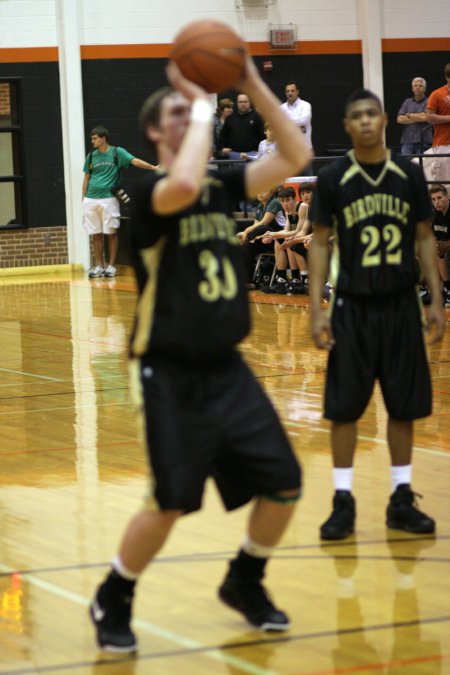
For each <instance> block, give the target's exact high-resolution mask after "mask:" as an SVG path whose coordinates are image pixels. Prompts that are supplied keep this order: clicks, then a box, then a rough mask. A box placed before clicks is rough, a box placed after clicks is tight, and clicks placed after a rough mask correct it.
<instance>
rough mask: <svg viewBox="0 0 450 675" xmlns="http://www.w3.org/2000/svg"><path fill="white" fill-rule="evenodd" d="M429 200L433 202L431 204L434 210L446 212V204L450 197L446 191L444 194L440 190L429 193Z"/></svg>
mask: <svg viewBox="0 0 450 675" xmlns="http://www.w3.org/2000/svg"><path fill="white" fill-rule="evenodd" d="M431 201H432V202H433V206H434V208H435V209H436V211H440V212H441V213H447V209H448V204H449V202H450V198H449V196H448V194H447V193H445V194H444V193H443V192H441V191H439V192H433V194H432V195H431Z"/></svg>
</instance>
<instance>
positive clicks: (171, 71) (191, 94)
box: [166, 61, 209, 101]
mask: <svg viewBox="0 0 450 675" xmlns="http://www.w3.org/2000/svg"><path fill="white" fill-rule="evenodd" d="M166 75H167V79H168V80H169V83H170V84H171V85H172V87H173V88H174V89H176V90H177V91H179V92H180V94H183V96H185V97H186V98H187V99H188V100H189V101H194V100H195V99H198V98H203V99H205V100H206V101H209V96H208V94H207V93H206V91H205V90H204V89H202V88H201V87H200V86H199V85H198V84H195V82H191V80H188V79H187V78H186V77H184V75H183V74H182V72H181V70H180V69H179V68H178V66H177V64H176V63H175V61H169V63H168V64H167V66H166Z"/></svg>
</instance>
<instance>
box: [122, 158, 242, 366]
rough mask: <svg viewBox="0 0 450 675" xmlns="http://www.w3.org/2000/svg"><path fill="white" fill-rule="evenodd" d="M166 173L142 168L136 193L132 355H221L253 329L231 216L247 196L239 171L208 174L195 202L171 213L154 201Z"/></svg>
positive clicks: (191, 359)
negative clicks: (155, 208)
mask: <svg viewBox="0 0 450 675" xmlns="http://www.w3.org/2000/svg"><path fill="white" fill-rule="evenodd" d="M163 175H164V174H158V173H156V174H153V173H152V174H149V175H146V176H145V179H144V180H143V181H142V182H141V184H140V185H139V186H138V188H137V190H136V194H135V195H134V199H133V211H132V220H131V252H132V258H133V265H134V267H135V272H136V277H137V282H138V287H139V300H138V305H137V311H136V322H135V328H134V332H133V336H132V339H131V354H132V355H133V356H144V355H149V354H152V355H161V356H169V357H171V358H175V359H178V360H180V361H188V362H191V363H195V362H197V361H198V362H204V361H212V360H216V359H221V358H223V357H224V356H226V355H227V354H228V353H229V352H230V350H231V349H232V348H233V347H234V346H235V345H236V344H237V343H238V342H240V341H241V340H242V339H243V338H244V337H245V335H246V334H247V333H248V331H249V328H250V319H249V309H248V302H247V290H246V285H245V281H246V275H245V270H244V266H243V256H242V252H241V250H240V243H239V240H238V238H237V237H236V235H235V222H234V220H233V219H232V204H233V203H234V202H235V201H236V200H239V199H242V198H245V189H244V170H243V169H242V168H239V169H229V170H224V171H220V172H215V173H211V174H208V176H206V177H205V179H204V181H203V185H202V191H201V194H200V197H199V199H198V201H197V202H196V203H195V204H193V205H192V206H190V207H189V208H187V209H185V210H183V211H181V212H179V213H176V214H171V215H168V216H161V215H157V214H155V213H154V212H153V211H152V208H151V195H152V192H153V189H154V187H155V185H156V183H157V182H158V180H160V179H161V178H162V177H163Z"/></svg>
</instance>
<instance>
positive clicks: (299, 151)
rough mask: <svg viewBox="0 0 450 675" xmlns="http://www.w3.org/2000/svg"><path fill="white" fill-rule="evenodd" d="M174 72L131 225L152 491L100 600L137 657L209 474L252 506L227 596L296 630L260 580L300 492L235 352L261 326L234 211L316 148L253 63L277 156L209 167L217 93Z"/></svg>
mask: <svg viewBox="0 0 450 675" xmlns="http://www.w3.org/2000/svg"><path fill="white" fill-rule="evenodd" d="M167 75H168V79H169V82H170V84H171V86H172V88H167V89H163V90H161V91H159V92H156V93H155V94H153V96H151V97H150V98H149V99H148V100H147V101H146V102H145V103H144V106H143V108H142V111H141V123H142V128H143V130H144V133H145V135H146V137H147V139H148V140H149V141H150V143H152V144H153V145H154V146H155V147H156V151H157V155H158V163H159V165H160V166H161V167H162V169H163V170H162V171H161V172H159V173H158V174H154V175H152V176H150V177H148V179H147V180H145V181H144V182H142V184H141V186H140V187H139V189H138V190H137V193H136V195H135V196H134V199H133V203H134V212H133V217H132V248H133V259H134V265H135V270H136V276H137V280H138V285H139V302H138V309H137V315H136V323H135V329H134V334H133V337H132V341H131V354H132V365H133V370H134V373H135V388H136V389H137V390H138V391H139V394H140V400H141V423H142V428H143V431H144V439H145V441H146V445H147V451H148V458H149V463H150V467H151V473H152V485H151V491H150V496H149V498H148V500H147V503H146V504H145V506H144V507H143V509H142V510H141V511H140V512H139V513H138V514H137V515H136V516H135V517H134V518H133V520H132V521H131V523H130V524H129V526H128V529H127V531H126V533H125V536H124V538H123V540H122V544H121V546H120V550H119V554H118V556H117V557H116V558H115V559H114V561H113V565H112V570H111V572H110V573H109V574H108V576H107V578H106V580H105V581H104V582H103V583H102V584H101V586H100V587H99V589H98V590H97V593H96V595H95V599H94V601H93V603H92V606H91V616H92V619H93V621H94V623H95V626H96V630H97V639H98V643H99V645H100V647H101V648H103V649H111V650H115V651H123V652H129V651H134V650H135V649H136V638H135V636H134V634H133V632H132V631H131V628H130V621H131V610H132V600H133V593H134V588H135V584H136V581H137V579H138V577H139V575H140V573H141V572H142V571H143V570H144V568H145V567H146V566H147V564H148V563H149V562H150V561H151V559H152V558H153V557H154V556H155V555H156V553H157V552H158V551H159V549H160V548H161V546H162V545H163V544H164V541H165V540H166V537H167V536H168V534H169V532H170V531H171V529H172V527H173V525H174V523H175V521H176V520H177V519H178V518H179V517H180V516H182V515H184V514H187V513H190V512H193V511H196V510H198V509H200V508H201V502H202V495H203V490H204V484H205V481H206V479H207V478H208V476H211V477H213V478H214V480H215V482H216V485H217V487H218V490H219V492H220V494H221V497H222V500H223V502H224V504H225V507H226V508H227V509H234V508H237V507H239V506H241V505H243V504H245V503H247V502H250V501H252V502H253V508H252V511H251V514H250V519H249V525H248V531H247V535H246V537H245V539H244V542H243V544H242V547H241V548H240V550H239V551H238V553H237V555H236V557H235V558H234V559H233V560H232V561H231V563H230V567H229V571H228V573H227V575H226V577H225V580H224V582H223V584H222V585H221V587H220V589H219V595H220V598H221V599H222V600H223V601H224V602H225V603H226V604H227V605H229V606H230V607H232V608H234V609H235V610H238V611H239V612H241V613H242V614H243V615H244V616H245V618H246V619H247V620H248V621H249V622H250V623H251V624H252V625H253V626H256V627H257V628H259V629H260V630H285V629H287V628H288V627H289V619H288V617H287V616H286V614H285V613H284V612H283V611H281V610H279V609H277V608H276V607H275V606H274V604H273V603H272V602H271V600H270V599H269V597H268V596H267V594H266V591H265V589H264V586H263V585H262V583H261V581H262V579H263V576H264V570H265V567H266V564H267V561H268V559H269V558H270V556H271V555H272V553H273V551H274V548H275V546H276V545H277V543H278V542H279V540H280V537H281V536H282V534H283V532H284V530H285V528H286V526H287V524H288V522H289V520H290V517H291V515H292V513H293V510H294V507H295V504H296V502H297V500H298V498H299V496H300V484H301V483H300V467H299V465H298V462H297V460H296V458H295V457H294V454H293V451H292V449H291V447H290V444H289V442H288V440H287V437H286V435H285V433H284V431H283V429H282V427H281V425H280V422H279V420H278V417H277V415H276V413H275V411H274V409H273V407H272V405H271V404H270V403H269V401H268V399H267V397H266V396H265V394H264V393H263V391H262V389H261V388H260V386H259V385H258V383H257V382H256V380H255V378H254V376H253V375H252V374H251V372H250V371H249V369H248V367H247V366H246V365H245V364H244V362H243V361H242V359H241V356H240V355H239V353H238V351H237V350H236V345H237V344H238V343H239V342H240V341H241V340H242V339H243V338H244V337H245V336H246V335H247V333H248V331H249V328H250V321H249V311H248V303H247V291H246V277H245V271H244V267H243V263H242V256H241V251H240V246H239V241H238V239H237V238H236V236H235V234H234V221H233V220H232V204H233V203H235V202H236V200H239V199H247V198H251V197H254V196H255V195H256V193H257V192H262V191H265V190H268V189H269V188H271V187H272V186H273V185H276V184H279V183H282V182H283V181H284V180H285V178H286V177H288V176H291V175H295V174H296V173H297V172H298V171H299V170H301V168H302V167H304V166H305V165H306V164H308V162H309V161H310V159H311V157H310V151H309V150H308V149H307V147H306V145H305V142H304V137H303V134H302V133H301V132H300V131H299V130H298V129H297V128H296V127H295V125H294V124H293V123H292V122H290V121H289V120H288V119H286V116H285V115H284V113H283V112H282V110H280V107H279V101H278V100H277V99H276V97H275V96H274V95H273V94H272V93H271V92H270V90H269V89H268V87H267V86H266V85H265V84H264V82H263V81H262V79H261V77H260V76H259V74H258V72H257V70H256V67H255V65H254V64H253V61H252V60H251V59H250V58H249V57H247V59H246V64H245V72H244V76H243V77H242V78H241V80H240V82H239V83H238V85H237V86H238V88H239V89H243V90H245V91H246V92H247V93H248V94H249V95H250V96H251V97H252V99H253V100H254V101H255V104H256V105H257V106H258V109H259V111H260V112H261V114H262V115H263V116H264V117H265V119H266V120H267V121H268V122H269V123H270V126H271V128H272V129H273V131H274V133H275V134H276V137H277V143H278V151H277V152H276V153H274V154H271V155H270V156H268V157H267V158H265V159H262V160H261V161H260V162H255V163H252V164H250V165H246V166H245V167H241V166H239V167H238V168H231V169H227V170H224V171H221V172H220V173H215V174H210V173H208V169H207V162H208V158H209V157H210V152H211V149H210V143H211V125H212V109H211V106H210V103H209V98H208V95H207V94H206V92H205V91H204V90H203V89H202V88H200V87H199V86H197V85H195V84H193V83H192V82H190V81H189V80H187V79H185V78H184V77H183V76H182V75H181V72H180V71H179V69H178V68H177V66H175V64H173V63H171V64H170V65H169V66H168V69H167ZM208 621H209V617H206V616H205V626H206V624H207V622H208Z"/></svg>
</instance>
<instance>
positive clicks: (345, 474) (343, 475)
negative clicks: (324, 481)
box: [333, 466, 353, 492]
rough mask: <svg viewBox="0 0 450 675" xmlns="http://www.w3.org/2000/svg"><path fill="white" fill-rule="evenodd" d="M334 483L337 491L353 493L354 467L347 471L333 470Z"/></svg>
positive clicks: (346, 469)
mask: <svg viewBox="0 0 450 675" xmlns="http://www.w3.org/2000/svg"><path fill="white" fill-rule="evenodd" d="M333 483H334V489H335V490H348V492H351V491H352V485H353V467H352V466H350V467H348V468H345V469H336V468H334V469H333Z"/></svg>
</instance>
